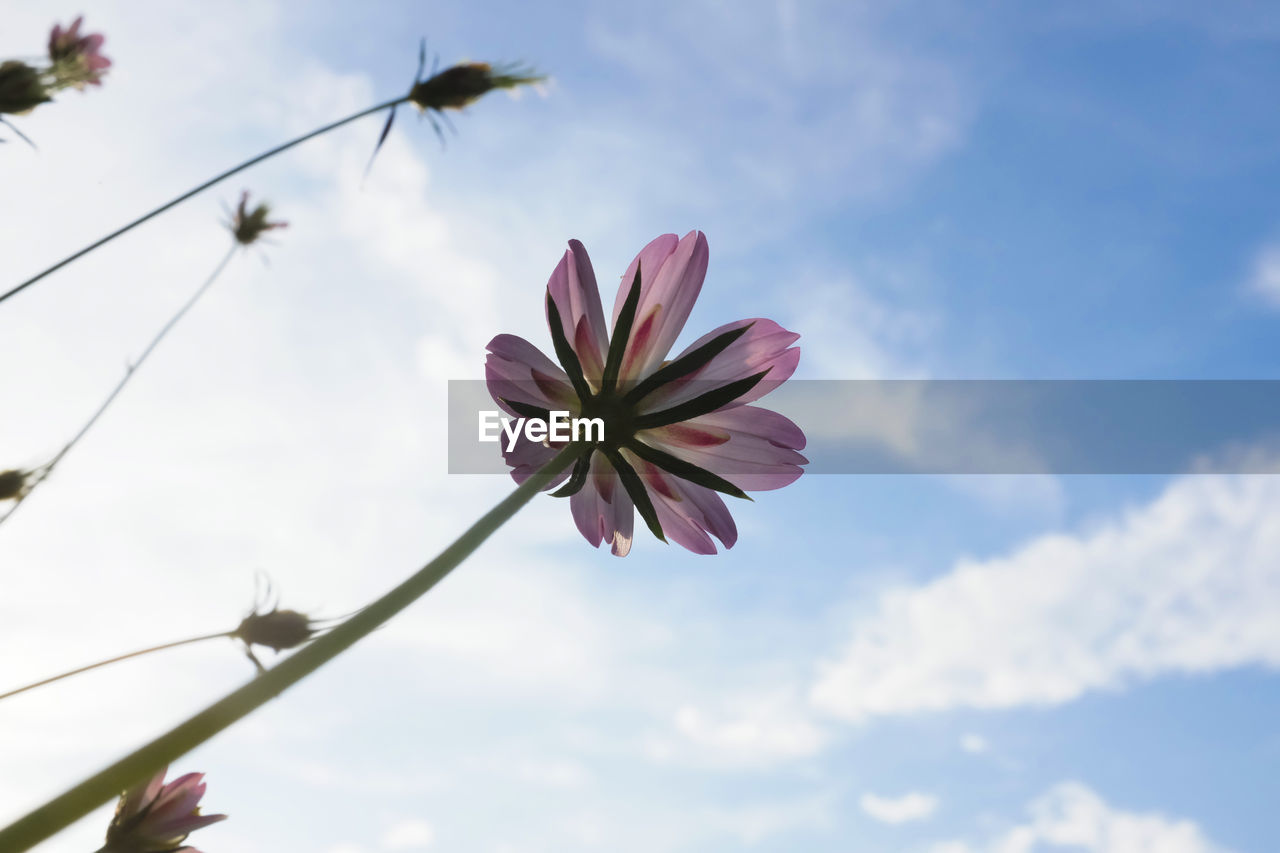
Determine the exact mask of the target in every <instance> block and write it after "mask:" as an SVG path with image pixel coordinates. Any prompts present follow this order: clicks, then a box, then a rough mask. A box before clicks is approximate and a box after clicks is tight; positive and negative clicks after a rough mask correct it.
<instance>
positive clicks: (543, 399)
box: [484, 335, 578, 415]
mask: <svg viewBox="0 0 1280 853" xmlns="http://www.w3.org/2000/svg"><path fill="white" fill-rule="evenodd" d="M487 349H488V350H489V356H488V358H486V359H485V365H484V374H485V382H486V384H487V386H488V389H489V394H490V395H491V396H492V397H493V399H494V400H495V401H497V403H498V405H499V406H501V407H502V409H503V410H504V411H506V412H507V413H508V414H513V415H514V414H516V412H514V411H513V410H512V409H511V407H510V406H508V405H506V404H505V403H503V402H502V401H503V400H514V401H516V402H519V403H528V404H530V405H534V406H538V407H539V408H543V409H560V410H565V411H568V410H572V411H577V410H578V403H577V401H578V396H577V395H576V394H575V393H573V386H571V385H570V384H569V377H568V376H567V375H565V372H564V371H563V370H561V369H560V366H559V365H557V364H556V363H555V362H553V361H552V360H551V359H549V358H547V357H546V356H545V355H543V354H542V352H541V351H539V349H538V348H537V347H535V346H534V345H533V344H531V343H529V342H528V341H526V340H525V339H524V338H521V337H518V336H516V335H498V336H497V337H496V338H494V339H493V340H491V341H490V342H489V346H488V347H487Z"/></svg>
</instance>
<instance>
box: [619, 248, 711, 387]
mask: <svg viewBox="0 0 1280 853" xmlns="http://www.w3.org/2000/svg"><path fill="white" fill-rule="evenodd" d="M708 256H709V255H708V250H707V238H706V236H705V235H704V234H703V233H702V232H701V231H690V232H689V233H688V234H686V235H684V237H682V238H680V239H679V240H678V241H677V240H676V236H675V235H674V234H663V235H662V236H661V237H658V238H656V239H654V240H653V241H652V242H650V243H649V245H648V246H645V247H644V248H643V249H641V250H640V254H638V255H636V257H635V259H634V260H633V261H632V262H631V265H630V266H629V267H627V271H626V273H625V274H623V276H622V284H621V286H620V288H619V290H618V298H617V300H616V301H615V302H614V309H613V310H614V321H615V322H616V321H617V316H618V311H619V310H620V309H621V306H622V303H623V301H624V300H625V299H626V296H627V291H628V290H630V288H631V282H632V280H633V279H634V278H635V274H636V265H637V264H639V267H640V304H639V306H638V308H637V309H636V320H635V324H634V325H633V326H632V330H631V339H630V340H629V341H628V342H627V354H626V356H625V357H624V358H623V361H622V371H621V374H620V375H621V377H622V378H623V379H637V378H639V377H642V376H645V375H646V374H648V373H649V372H650V371H652V370H653V369H654V368H655V367H656V366H657V365H658V364H660V363H661V362H662V360H663V359H664V358H666V355H667V353H668V352H669V351H670V350H671V345H672V344H674V343H675V342H676V338H678V337H679V336H680V332H681V330H682V329H684V324H685V321H686V320H688V319H689V312H690V311H692V310H693V303H694V302H696V301H697V299H698V294H699V293H700V292H701V291H702V281H703V279H704V278H706V275H707V260H708Z"/></svg>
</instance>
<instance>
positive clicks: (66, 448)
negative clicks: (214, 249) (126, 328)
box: [0, 243, 238, 699]
mask: <svg viewBox="0 0 1280 853" xmlns="http://www.w3.org/2000/svg"><path fill="white" fill-rule="evenodd" d="M237 248H238V245H237V244H236V243H232V244H231V248H230V250H228V251H227V253H226V255H224V256H223V258H222V260H221V261H219V262H218V265H217V266H216V267H214V268H213V272H212V273H210V274H209V277H208V278H206V279H205V280H204V284H202V285H200V287H198V288H197V289H196V292H195V293H193V294H191V298H190V299H188V300H187V301H186V302H185V303H183V305H182V307H181V308H179V309H178V311H177V313H175V314H174V315H173V316H172V317H170V318H169V322H167V323H165V324H164V325H163V326H162V327H161V328H160V331H159V332H157V333H156V336H155V337H153V338H152V339H151V343H149V344H147V348H146V349H144V350H143V351H142V355H140V356H138V360H137V361H135V362H134V363H133V364H131V365H129V366H128V367H127V368H126V369H125V372H124V378H122V379H121V380H120V381H119V382H118V383H116V387H115V388H113V389H112V390H111V393H110V394H108V395H107V399H106V400H104V401H103V402H102V405H100V406H98V410H97V411H96V412H94V413H93V415H92V417H90V418H89V420H88V421H86V422H85V425H84V426H82V427H81V428H80V431H79V432H78V433H76V434H75V435H74V436H73V437H72V439H71V440H70V441H68V442H67V443H66V444H65V445H63V447H62V449H61V450H59V451H58V453H57V455H56V456H54V457H53V458H52V459H50V460H49V461H48V462H46V463H45V464H44V465H41V466H40V468H39V469H37V470H38V473H37V474H36V475H35V479H34V480H33V481H32V482H31V485H30V486H28V487H27V489H26V490H25V491H24V492H23V493H22V494H21V495H19V496H18V497H17V498H16V499H15V500H14V502H13V505H12V506H11V507H9V509H8V511H7V512H5V513H4V514H3V515H0V525H2V524H4V523H5V522H6V521H8V520H9V519H10V517H12V516H13V514H14V513H15V512H17V511H18V507H20V506H22V504H23V502H24V501H26V499H27V498H29V497H31V493H32V492H34V491H35V490H36V487H37V486H39V485H40V484H41V483H43V482H44V481H45V480H46V479H47V478H48V477H49V475H50V474H52V473H53V469H54V468H56V467H57V465H58V463H59V462H61V461H62V459H63V457H64V456H66V455H67V454H68V453H70V452H71V448H73V447H75V446H76V445H77V444H79V443H80V439H82V438H84V437H85V435H86V434H87V433H88V432H89V430H91V429H92V428H93V425H94V424H96V423H97V422H98V419H99V418H101V417H102V416H103V414H105V413H106V411H107V409H108V408H110V407H111V404H112V403H114V402H115V399H116V397H119V396H120V392H121V391H123V390H124V388H125V386H126V385H128V384H129V380H130V379H132V378H133V376H134V374H135V373H137V371H138V368H140V367H142V365H143V364H144V363H145V362H146V360H147V359H148V358H149V357H150V356H151V353H153V352H155V348H156V347H158V346H159V345H160V342H161V341H163V340H164V339H165V336H166V335H168V334H169V332H170V331H172V330H173V327H174V326H176V325H178V321H179V320H181V319H182V318H183V317H185V316H186V315H187V312H188V311H190V310H191V309H192V308H194V307H195V304H196V303H197V302H199V301H200V297H202V296H204V295H205V293H206V292H207V291H208V290H209V288H211V287H213V283H214V282H215V281H217V280H218V277H219V276H221V275H222V271H223V270H225V269H226V268H227V264H229V263H231V259H232V258H233V257H234V256H235V253H236V249H237ZM3 698H4V697H3V696H0V699H3Z"/></svg>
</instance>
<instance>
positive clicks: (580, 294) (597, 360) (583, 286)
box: [547, 240, 609, 387]
mask: <svg viewBox="0 0 1280 853" xmlns="http://www.w3.org/2000/svg"><path fill="white" fill-rule="evenodd" d="M547 292H548V293H549V294H550V295H551V299H552V300H553V301H554V302H555V304H556V310H557V311H558V312H559V313H560V322H561V324H562V325H563V329H564V335H565V339H566V340H568V341H569V342H570V343H571V344H573V348H574V351H575V352H576V353H577V354H578V359H579V360H580V361H581V362H582V368H583V372H584V373H585V374H586V376H587V379H588V381H592V384H593V385H595V386H596V387H599V380H600V373H601V372H602V370H603V368H604V358H605V354H606V353H607V352H608V351H609V328H608V327H607V326H606V325H605V323H604V308H603V307H601V305H600V288H599V286H598V285H597V284H596V274H595V271H594V270H592V268H591V258H590V257H588V255H587V250H586V247H584V246H583V245H582V243H580V242H578V241H577V240H570V241H569V249H568V251H566V252H565V253H564V257H562V258H561V259H560V263H559V264H557V265H556V268H555V271H554V272H552V273H551V279H550V280H549V281H548V282H547Z"/></svg>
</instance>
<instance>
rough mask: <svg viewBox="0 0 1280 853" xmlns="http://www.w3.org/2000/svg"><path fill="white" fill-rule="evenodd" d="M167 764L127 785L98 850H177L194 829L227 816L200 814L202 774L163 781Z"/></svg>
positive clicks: (102, 852)
mask: <svg viewBox="0 0 1280 853" xmlns="http://www.w3.org/2000/svg"><path fill="white" fill-rule="evenodd" d="M167 772H168V768H167V767H163V768H161V769H160V771H159V772H157V773H156V774H155V775H153V776H152V777H151V778H149V779H147V780H145V781H143V782H141V783H139V784H138V785H136V786H134V787H133V788H130V789H129V790H128V791H126V792H125V793H124V794H123V795H121V797H120V801H119V802H118V803H117V804H116V813H115V816H114V817H113V818H112V819H111V825H110V826H109V827H107V843H106V845H105V846H103V847H102V849H101V850H100V851H99V853H176V851H179V850H187V851H191V853H196V851H194V850H192V848H190V847H182V846H181V845H182V842H183V841H185V840H186V838H187V836H188V835H190V834H191V833H192V832H194V831H195V830H197V829H200V828H202V827H205V826H208V825H209V824H212V823H217V822H218V821H220V820H226V819H227V816H226V815H223V814H213V815H202V814H200V798H201V797H203V796H204V791H205V784H204V781H203V779H204V775H203V774H200V773H188V774H186V775H185V776H180V777H178V778H177V779H174V780H173V781H172V782H170V783H169V784H167V785H166V784H165V783H164V777H165V774H166V773H167Z"/></svg>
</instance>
